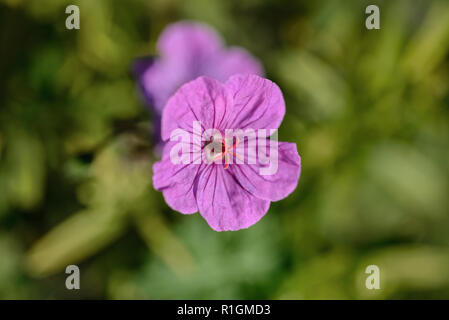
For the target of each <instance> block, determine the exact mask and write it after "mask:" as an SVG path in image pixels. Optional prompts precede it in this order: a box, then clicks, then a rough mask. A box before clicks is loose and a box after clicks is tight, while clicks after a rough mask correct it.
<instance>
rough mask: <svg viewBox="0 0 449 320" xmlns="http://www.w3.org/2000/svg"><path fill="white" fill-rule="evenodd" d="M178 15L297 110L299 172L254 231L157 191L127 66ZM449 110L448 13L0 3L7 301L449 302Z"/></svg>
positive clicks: (0, 170) (283, 133)
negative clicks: (253, 62)
mask: <svg viewBox="0 0 449 320" xmlns="http://www.w3.org/2000/svg"><path fill="white" fill-rule="evenodd" d="M69 4H76V5H78V6H79V7H80V11H81V29H80V30H78V31H76V30H67V29H66V28H65V19H66V17H67V15H66V14H65V7H66V6H67V5H69ZM369 4H377V5H378V6H379V7H380V16H381V29H380V30H372V31H368V30H366V28H365V19H366V17H367V15H366V14H365V8H366V6H367V5H369ZM181 19H192V20H198V21H202V22H206V23H209V24H211V25H212V26H214V27H215V28H216V29H217V30H218V31H219V32H220V33H222V35H223V37H224V38H225V40H226V42H227V44H229V45H239V46H243V47H246V48H247V49H248V50H249V51H250V52H252V53H253V54H254V55H256V56H257V57H259V58H260V59H261V61H262V63H263V64H264V67H265V70H266V73H267V77H268V78H270V79H272V80H273V81H275V82H276V83H278V84H279V86H280V87H281V89H282V91H283V93H284V96H285V99H286V103H287V114H286V117H285V120H284V122H283V124H282V126H281V128H280V130H279V135H280V136H279V139H280V140H281V141H291V142H296V143H297V145H298V149H299V153H300V155H301V156H302V162H303V171H302V176H301V179H300V182H299V186H298V188H297V189H296V191H295V192H294V193H293V194H292V195H290V196H289V197H288V198H287V199H284V200H282V201H280V202H277V203H273V204H272V205H271V209H270V211H269V212H268V214H267V215H266V216H265V217H264V218H263V219H262V220H261V221H260V222H259V223H257V224H256V225H255V226H253V227H251V228H250V229H248V230H242V231H238V232H226V233H217V232H215V231H213V230H212V229H210V228H209V227H208V226H207V224H206V222H205V221H204V220H203V219H202V218H201V217H200V215H199V214H196V215H191V216H184V215H181V214H178V213H174V212H173V211H171V210H170V209H169V208H168V207H167V205H166V204H165V203H164V201H163V198H162V196H161V194H160V193H158V192H155V191H153V189H152V186H151V164H152V162H154V161H155V160H156V156H155V155H154V153H153V151H152V150H153V146H152V144H151V138H150V131H151V120H150V116H149V114H148V113H147V111H146V109H145V107H144V105H143V103H142V101H141V99H140V98H139V95H138V92H137V87H136V83H135V81H134V79H133V77H132V75H131V73H130V67H131V63H132V61H133V59H134V58H136V57H139V56H143V55H148V54H156V53H157V52H156V49H155V43H156V41H157V37H158V35H159V34H160V32H161V31H162V30H163V28H164V27H165V26H166V25H167V24H169V23H171V22H175V21H178V20H181ZM448 106H449V1H438V0H435V1H415V0H413V1H412V0H408V1H407V0H406V1H399V0H398V1H360V0H351V1H338V0H328V1H279V0H262V1H256V0H231V1H221V0H213V1H212V0H189V1H181V0H168V1H167V0H128V1H119V0H83V1H81V0H80V1H75V0H71V1H65V0H60V1H58V0H39V1H37V0H35V1H27V0H0V298H9V299H11V298H19V299H22V298H25V299H30V298H32V299H34V298H44V299H54V298H62V299H79V298H88V299H91V298H99V299H102V298H106V299H163V298H173V299H201V298H212V299H215V298H224V299H398V298H405V299H408V298H446V299H449V272H448V271H449V247H448V245H449V209H448V208H449V199H448V194H449V192H448V191H449V185H448V184H449V161H448V159H449V110H448ZM69 264H77V265H78V266H79V267H80V270H81V289H80V290H73V291H69V290H67V289H66V288H65V279H66V276H67V275H66V274H65V273H64V271H65V267H66V266H67V265H69ZM370 264H375V265H378V266H379V268H380V279H381V289H380V290H368V289H366V288H365V279H366V277H367V275H366V274H365V273H364V271H365V268H366V266H368V265H370Z"/></svg>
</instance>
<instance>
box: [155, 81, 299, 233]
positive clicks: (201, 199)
mask: <svg viewBox="0 0 449 320" xmlns="http://www.w3.org/2000/svg"><path fill="white" fill-rule="evenodd" d="M284 114H285V103H284V99H283V97H282V93H281V91H280V89H279V87H278V86H277V85H276V84H274V83H273V82H271V81H269V80H266V79H264V78H261V77H259V76H256V75H234V76H232V77H231V78H229V79H228V81H227V82H226V83H224V84H223V83H221V82H219V81H217V80H214V79H212V78H208V77H199V78H197V79H196V80H194V81H191V82H189V83H186V84H184V85H183V86H182V87H181V88H180V89H179V90H178V91H177V92H176V93H175V94H174V95H173V96H172V97H171V98H170V99H169V101H168V102H167V105H166V107H165V109H164V111H163V114H162V131H161V133H162V139H163V140H164V142H165V147H164V151H163V156H162V160H161V161H159V162H156V163H155V164H154V166H153V185H154V187H155V189H157V190H160V191H162V193H163V195H164V198H165V200H166V202H167V204H168V205H169V206H170V207H171V208H172V209H174V210H176V211H179V212H181V213H184V214H191V213H195V212H197V211H199V212H200V214H201V215H202V216H203V217H204V219H206V221H207V223H208V224H209V225H210V226H211V228H213V229H214V230H216V231H225V230H239V229H242V228H248V227H250V226H251V225H253V224H255V223H256V222H257V221H259V220H260V219H261V218H262V217H263V216H264V215H265V213H266V212H267V211H268V208H269V206H270V202H271V201H278V200H281V199H283V198H285V197H286V196H288V195H289V194H290V193H291V192H292V191H293V190H294V189H295V188H296V186H297V183H298V180H299V175H300V172H301V159H300V157H299V155H298V152H297V149H296V144H294V143H287V142H279V143H278V142H277V141H274V140H272V139H269V138H270V137H269V135H270V134H269V133H265V134H264V132H265V131H266V130H265V129H274V130H276V129H278V127H279V125H280V124H281V122H282V119H283V117H284ZM198 126H201V127H200V132H198ZM211 129H215V131H216V132H215V133H214V132H210V133H208V131H211ZM229 129H233V132H234V133H235V135H234V136H233V137H232V139H229V135H228V134H227V132H228V131H229ZM239 129H241V130H239ZM180 131H182V132H187V133H189V134H190V135H191V137H192V138H191V140H190V141H188V142H186V141H184V140H182V141H179V139H178V137H179V136H180V135H179V132H180ZM252 131H254V132H255V131H257V132H258V136H257V140H256V139H255V137H254V136H251V135H249V134H248V133H249V132H252ZM236 132H237V133H236ZM260 132H262V134H264V135H262V136H261V135H260ZM217 135H220V136H221V137H224V138H221V137H220V138H218V139H215V137H216V136H217ZM276 136H277V134H276ZM252 142H257V143H252ZM261 142H263V143H264V144H265V145H266V146H267V148H265V146H264V145H261ZM180 144H181V146H188V148H187V157H182V160H183V161H182V162H180V163H175V162H174V161H173V156H174V155H179V152H178V151H179V150H178V149H179V146H180ZM264 149H265V150H264ZM267 149H268V150H267ZM195 150H196V151H195ZM198 150H199V151H200V154H201V157H200V158H198V152H197V151H198ZM183 153H184V151H183V152H182V154H183ZM261 154H262V155H265V156H268V155H269V154H270V156H271V155H272V154H275V155H276V159H275V160H276V166H277V168H276V170H275V171H273V172H269V174H266V173H265V174H262V173H261V172H263V170H266V169H268V168H269V167H270V166H271V163H267V161H265V162H263V161H262V158H263V157H262V158H260V155H261ZM256 156H257V157H256ZM241 158H244V159H243V161H240V163H239V159H240V160H241ZM256 158H257V159H256ZM184 160H187V161H184ZM265 160H266V159H265ZM242 162H243V163H242Z"/></svg>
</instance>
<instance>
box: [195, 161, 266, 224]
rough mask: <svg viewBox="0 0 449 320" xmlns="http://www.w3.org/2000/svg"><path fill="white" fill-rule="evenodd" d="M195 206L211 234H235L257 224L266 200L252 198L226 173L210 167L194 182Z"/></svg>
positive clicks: (220, 169) (264, 211)
mask: <svg viewBox="0 0 449 320" xmlns="http://www.w3.org/2000/svg"><path fill="white" fill-rule="evenodd" d="M196 195H197V203H198V208H199V211H200V213H201V215H202V216H203V217H204V219H206V221H207V223H208V224H209V226H210V227H211V228H212V229H214V230H215V231H235V230H240V229H244V228H248V227H250V226H252V225H253V224H255V223H256V222H258V221H259V220H260V219H261V218H262V217H263V216H264V215H265V213H266V212H267V211H268V208H269V207H270V201H267V200H262V199H259V198H256V197H254V196H253V195H252V194H251V193H249V192H248V191H246V190H245V189H244V188H242V186H241V185H240V184H239V183H238V181H237V180H236V178H235V177H234V176H233V175H232V174H231V172H230V171H228V170H225V169H224V168H223V166H221V165H215V164H211V165H209V166H207V168H206V169H205V170H204V171H203V172H202V173H201V176H200V178H199V179H198V189H197V193H196Z"/></svg>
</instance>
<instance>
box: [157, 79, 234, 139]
mask: <svg viewBox="0 0 449 320" xmlns="http://www.w3.org/2000/svg"><path fill="white" fill-rule="evenodd" d="M230 103H231V102H230V101H229V96H228V94H227V92H226V90H225V88H224V86H223V85H222V84H221V83H220V82H218V81H217V80H214V79H212V78H208V77H199V78H197V79H196V80H194V81H191V82H188V83H186V84H184V85H183V86H182V87H181V88H180V89H179V90H178V91H176V93H175V94H174V95H173V96H172V97H171V98H170V99H169V100H168V102H167V105H166V107H165V108H164V111H163V116H162V139H163V140H164V141H166V140H168V139H169V138H170V134H171V133H172V132H173V131H174V130H176V129H179V128H180V129H183V130H186V131H187V132H190V133H193V132H194V128H193V124H194V122H195V121H199V122H201V126H202V128H203V129H209V128H217V126H218V124H219V123H220V122H222V121H223V119H226V116H227V110H226V108H227V107H228V106H229V104H230Z"/></svg>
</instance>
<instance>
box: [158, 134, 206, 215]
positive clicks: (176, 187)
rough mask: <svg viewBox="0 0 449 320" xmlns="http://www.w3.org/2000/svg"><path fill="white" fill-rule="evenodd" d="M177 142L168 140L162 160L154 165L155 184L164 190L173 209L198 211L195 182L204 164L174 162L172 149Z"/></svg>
mask: <svg viewBox="0 0 449 320" xmlns="http://www.w3.org/2000/svg"><path fill="white" fill-rule="evenodd" d="M175 143H176V142H172V141H170V142H167V144H166V145H165V146H164V153H163V158H162V160H160V161H158V162H156V163H155V164H154V165H153V186H154V188H155V189H156V190H159V191H162V193H163V195H164V198H165V201H166V202H167V204H168V205H169V206H170V207H171V208H172V209H173V210H176V211H179V212H181V213H184V214H190V213H195V212H197V211H198V207H197V204H196V198H195V184H196V183H197V176H199V174H200V173H201V171H202V170H203V168H204V164H194V163H190V164H182V163H181V164H173V163H172V161H171V160H170V150H171V148H172V147H173V146H174V145H175Z"/></svg>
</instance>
